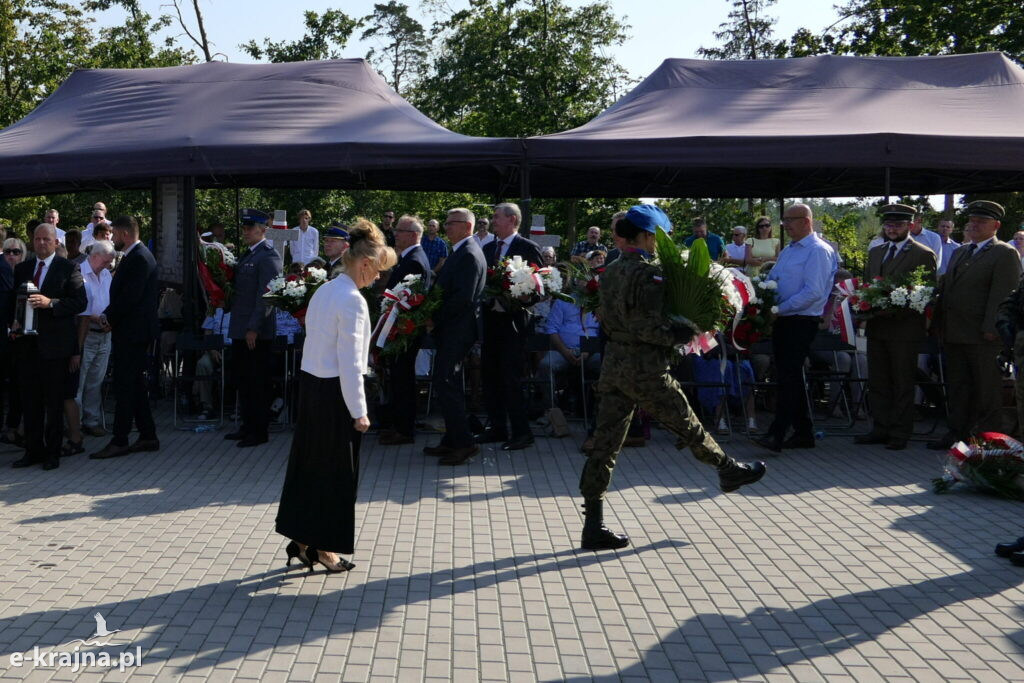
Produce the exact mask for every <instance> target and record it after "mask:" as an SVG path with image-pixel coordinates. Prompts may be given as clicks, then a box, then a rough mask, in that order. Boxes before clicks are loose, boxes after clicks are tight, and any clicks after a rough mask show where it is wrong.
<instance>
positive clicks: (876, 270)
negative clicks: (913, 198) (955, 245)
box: [860, 204, 936, 448]
mask: <svg viewBox="0 0 1024 683" xmlns="http://www.w3.org/2000/svg"><path fill="white" fill-rule="evenodd" d="M913 216H914V209H913V208H911V207H909V206H905V205H902V204H892V205H889V206H887V207H885V208H884V209H883V220H899V221H908V222H909V221H910V219H912V218H913ZM935 263H936V257H935V253H934V252H933V251H932V250H931V249H929V248H928V247H926V246H924V245H923V244H920V243H919V242H915V241H914V239H913V238H912V237H910V236H909V235H908V236H907V237H906V238H905V239H904V240H903V241H902V242H900V243H894V242H889V241H886V242H883V243H882V244H880V245H878V246H877V247H875V248H874V249H872V250H871V251H870V252H868V263H867V268H866V269H865V275H866V276H867V279H868V280H871V279H873V278H875V277H885V278H888V277H894V276H899V275H906V274H908V273H912V272H914V271H915V270H917V269H918V268H920V267H924V268H925V269H926V270H927V272H928V277H929V280H934V278H935ZM866 327H867V329H866V333H867V339H868V401H869V404H870V406H871V419H872V422H873V426H872V430H871V435H869V436H873V437H874V438H875V439H877V441H879V442H885V443H887V444H888V445H889V447H890V448H900V447H902V446H904V445H905V444H906V442H907V440H908V439H910V436H911V434H912V432H913V429H914V388H915V379H916V374H917V356H918V353H920V350H921V344H922V343H923V342H924V340H925V317H924V314H922V313H916V312H914V311H912V310H910V309H907V310H905V311H899V312H895V313H892V314H891V315H885V316H879V317H876V318H872V319H871V320H868V322H867V326H866ZM860 442H861V443H872V441H871V440H870V439H862V440H861V441H860Z"/></svg>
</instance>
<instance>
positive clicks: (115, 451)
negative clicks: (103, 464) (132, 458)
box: [89, 441, 132, 460]
mask: <svg viewBox="0 0 1024 683" xmlns="http://www.w3.org/2000/svg"><path fill="white" fill-rule="evenodd" d="M131 452H132V449H131V447H130V446H127V445H125V446H118V445H117V444H115V443H114V442H113V441H111V442H110V443H108V444H107V445H106V446H104V447H103V448H101V449H100V450H98V451H96V452H95V453H93V454H92V455H90V456H89V458H90V459H91V460H106V459H108V458H120V457H121V456H123V455H129V454H131Z"/></svg>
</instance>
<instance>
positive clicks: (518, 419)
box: [477, 203, 543, 451]
mask: <svg viewBox="0 0 1024 683" xmlns="http://www.w3.org/2000/svg"><path fill="white" fill-rule="evenodd" d="M521 220H522V214H521V213H520V211H519V207H518V206H516V205H515V204H509V203H506V204H498V205H497V206H495V207H494V216H493V217H492V218H491V229H492V231H493V232H494V241H493V242H491V243H489V244H488V245H487V246H485V247H484V260H485V261H486V262H487V267H488V268H494V267H496V266H497V265H498V264H499V263H500V262H501V261H502V259H506V258H512V257H513V256H520V257H522V259H523V260H524V261H526V262H527V263H530V264H532V265H535V266H538V267H539V266H541V265H542V263H543V259H542V258H541V255H540V247H539V246H538V245H537V243H536V242H533V241H531V240H528V239H526V238H525V237H521V236H520V235H519V223H520V221H521ZM483 319H484V337H483V343H482V345H481V347H480V372H481V377H482V381H483V388H484V406H485V407H486V408H487V419H488V422H489V423H490V424H489V425H488V427H487V429H485V430H484V431H483V432H482V433H481V434H479V435H478V436H477V443H501V444H502V445H501V448H502V450H506V451H516V450H520V449H523V448H526V447H528V446H530V445H532V444H533V434H532V433H531V432H530V421H529V418H528V416H527V411H526V400H525V399H524V397H523V383H522V377H523V374H524V365H525V362H526V338H527V336H528V335H529V334H530V329H529V327H530V326H529V314H528V313H527V311H526V309H525V308H524V307H523V306H521V305H519V304H518V303H513V304H512V310H505V306H503V305H502V304H501V303H499V302H497V301H494V300H491V301H485V302H484V306H483ZM509 425H510V426H511V431H509V429H508V427H509Z"/></svg>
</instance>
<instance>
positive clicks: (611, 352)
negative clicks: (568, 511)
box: [580, 343, 728, 500]
mask: <svg viewBox="0 0 1024 683" xmlns="http://www.w3.org/2000/svg"><path fill="white" fill-rule="evenodd" d="M613 347H618V348H613ZM616 351H617V352H616ZM597 390H598V394H599V397H600V402H599V405H598V410H597V427H596V429H595V430H594V439H593V444H594V445H593V448H592V449H591V450H590V451H589V452H588V453H587V462H586V464H585V465H584V466H583V473H582V475H581V476H580V493H582V494H583V497H584V498H586V499H588V500H590V499H594V498H603V497H604V493H605V491H607V490H608V485H609V484H610V483H611V480H612V472H613V471H614V470H615V459H616V457H618V455H619V451H620V450H621V449H622V443H623V441H624V440H625V438H626V432H627V431H628V430H629V423H630V420H631V419H632V418H633V412H634V411H635V410H636V409H637V408H638V407H639V408H643V409H644V410H645V411H646V412H648V413H649V414H651V415H652V416H653V417H654V418H655V419H656V420H658V422H660V423H661V425H662V426H663V427H664V428H665V429H667V430H669V431H670V432H672V433H673V434H675V435H676V437H678V438H677V440H676V448H679V449H683V448H686V447H689V448H690V450H691V451H692V452H693V455H694V457H695V458H697V460H699V461H701V462H703V463H706V464H708V465H713V466H715V467H719V466H721V465H723V464H725V463H726V462H728V457H727V456H726V455H725V453H724V452H722V448H721V447H720V446H719V445H718V443H717V442H716V441H715V440H714V438H712V437H711V435H710V434H708V433H707V432H706V431H705V430H704V427H703V425H701V423H700V420H698V419H697V417H696V415H694V414H693V410H691V409H690V403H689V401H687V400H686V396H685V395H684V394H683V388H682V387H681V386H679V382H677V381H676V380H675V379H674V378H673V377H672V376H671V375H669V373H668V362H667V360H666V356H665V355H662V354H658V355H656V356H655V355H646V354H642V353H638V352H637V350H636V349H627V348H624V347H621V346H619V345H618V344H614V343H609V344H608V351H607V355H606V357H605V363H604V366H603V367H602V369H601V379H600V380H599V381H598V385H597Z"/></svg>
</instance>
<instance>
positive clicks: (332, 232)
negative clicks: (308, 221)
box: [324, 225, 348, 240]
mask: <svg viewBox="0 0 1024 683" xmlns="http://www.w3.org/2000/svg"><path fill="white" fill-rule="evenodd" d="M332 237H333V238H334V239H339V240H347V239H348V230H345V229H344V228H341V227H339V226H337V225H332V226H331V227H329V228H327V232H325V233H324V239H331V238H332Z"/></svg>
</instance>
